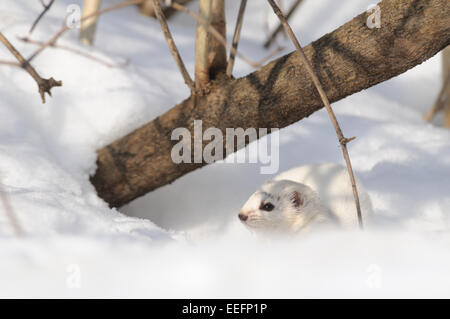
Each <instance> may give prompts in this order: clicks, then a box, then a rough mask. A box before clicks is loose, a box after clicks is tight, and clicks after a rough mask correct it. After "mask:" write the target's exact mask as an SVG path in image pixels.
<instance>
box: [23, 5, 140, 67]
mask: <svg viewBox="0 0 450 319" xmlns="http://www.w3.org/2000/svg"><path fill="white" fill-rule="evenodd" d="M143 1H145V0H129V1H125V2H120V3H117V4H115V5H112V6H110V7H107V8H104V9H102V10H99V11H97V12H94V13H92V14H89V15H87V16H85V17H82V18H81V19H80V22H83V21H84V20H87V19H90V18H93V17H96V16H99V15H101V14H104V13H107V12H110V11H113V10H117V9H121V8H124V7H128V6H131V5H135V4H140V3H142V2H143ZM68 30H70V28H69V27H68V26H67V25H66V24H65V21H64V23H63V26H62V27H61V29H60V30H59V31H58V32H57V33H56V34H55V35H54V36H52V37H51V38H50V39H49V40H48V41H46V42H44V43H43V44H42V45H41V46H40V47H39V48H38V49H37V50H36V51H34V53H33V54H31V56H30V57H29V58H28V59H27V61H28V62H31V61H32V60H33V59H34V58H36V57H37V56H38V55H39V54H40V53H41V52H42V51H43V50H44V49H45V48H47V47H48V46H51V45H53V44H55V43H56V41H57V40H58V39H59V38H60V37H61V36H62V35H63V34H64V33H65V32H67V31H68Z"/></svg>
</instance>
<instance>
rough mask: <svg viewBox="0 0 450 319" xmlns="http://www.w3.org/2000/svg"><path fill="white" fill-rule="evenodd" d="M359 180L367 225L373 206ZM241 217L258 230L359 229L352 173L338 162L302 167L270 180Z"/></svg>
mask: <svg viewBox="0 0 450 319" xmlns="http://www.w3.org/2000/svg"><path fill="white" fill-rule="evenodd" d="M355 179H356V185H357V188H358V195H359V199H360V205H361V212H362V217H363V222H364V223H365V224H366V223H367V222H368V220H369V218H370V216H371V215H372V204H371V202H370V197H369V195H368V193H367V192H366V191H365V189H364V187H363V186H362V184H361V182H360V181H359V180H358V179H357V178H355ZM238 217H239V219H240V220H241V221H242V222H243V223H244V225H245V226H247V227H248V228H249V229H252V230H255V231H272V232H284V233H286V232H287V233H297V232H301V231H305V230H309V229H310V228H312V227H313V226H314V227H318V226H327V227H328V226H331V227H343V228H357V227H358V216H357V213H356V206H355V200H354V197H353V190H352V186H351V183H350V179H349V176H348V171H347V169H346V168H344V167H343V166H341V165H338V164H334V163H325V164H315V165H305V166H300V167H297V168H293V169H291V170H288V171H286V172H283V173H281V174H280V175H278V176H276V177H275V178H274V179H273V180H269V181H266V182H265V183H264V184H263V185H262V186H261V187H260V188H259V189H258V190H257V191H256V192H255V193H253V195H251V196H250V198H249V199H248V200H247V202H246V203H245V204H244V206H243V207H242V208H241V210H240V212H239V214H238Z"/></svg>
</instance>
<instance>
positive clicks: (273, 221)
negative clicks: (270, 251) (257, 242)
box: [238, 180, 325, 232]
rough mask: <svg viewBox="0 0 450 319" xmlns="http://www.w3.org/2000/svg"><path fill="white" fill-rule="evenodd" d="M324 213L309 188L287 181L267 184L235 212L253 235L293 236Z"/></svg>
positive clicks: (315, 194)
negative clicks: (266, 232)
mask: <svg viewBox="0 0 450 319" xmlns="http://www.w3.org/2000/svg"><path fill="white" fill-rule="evenodd" d="M324 211H325V209H324V208H323V206H322V204H321V203H320V199H319V196H318V195H317V193H316V192H315V191H313V190H312V189H311V188H310V187H309V186H307V185H304V184H301V183H296V182H293V181H288V180H279V181H267V182H265V183H264V184H263V185H262V186H261V187H260V189H259V190H257V191H256V192H255V193H254V194H253V195H252V196H250V198H249V199H248V200H247V202H246V203H245V204H244V206H243V207H242V208H241V210H240V212H239V215H238V217H239V219H240V220H241V221H242V223H244V225H245V226H247V227H248V228H250V229H252V230H255V231H272V232H296V231H298V230H300V229H302V228H304V227H305V226H307V225H308V224H309V223H310V222H312V221H313V220H314V219H315V218H316V217H318V215H325V214H322V213H323V212H324Z"/></svg>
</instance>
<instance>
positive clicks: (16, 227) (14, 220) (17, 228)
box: [0, 183, 24, 237]
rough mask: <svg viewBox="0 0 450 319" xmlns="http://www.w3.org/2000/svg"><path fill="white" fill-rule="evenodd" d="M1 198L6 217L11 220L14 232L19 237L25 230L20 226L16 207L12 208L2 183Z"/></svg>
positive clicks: (0, 186)
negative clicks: (15, 210)
mask: <svg viewBox="0 0 450 319" xmlns="http://www.w3.org/2000/svg"><path fill="white" fill-rule="evenodd" d="M0 200H1V201H2V203H3V208H4V209H5V214H6V218H7V219H8V220H9V223H10V224H11V227H12V229H13V231H14V233H15V234H16V236H18V237H21V236H23V235H24V232H23V230H22V227H21V226H20V223H19V220H18V219H17V217H16V214H15V212H14V209H13V208H12V205H11V202H10V200H9V196H8V194H7V193H6V191H4V190H3V189H2V185H1V183H0Z"/></svg>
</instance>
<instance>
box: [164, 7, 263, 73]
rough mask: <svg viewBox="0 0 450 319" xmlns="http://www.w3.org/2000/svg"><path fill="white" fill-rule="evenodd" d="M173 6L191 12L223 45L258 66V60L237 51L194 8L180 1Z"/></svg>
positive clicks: (252, 64)
mask: <svg viewBox="0 0 450 319" xmlns="http://www.w3.org/2000/svg"><path fill="white" fill-rule="evenodd" d="M172 7H173V8H174V9H176V10H179V11H184V12H186V13H187V14H189V15H190V16H191V17H193V18H194V19H195V20H197V22H199V23H201V24H202V25H204V26H206V28H207V29H208V31H209V32H211V34H212V35H213V36H214V37H215V38H216V39H217V40H219V41H220V42H221V43H222V44H223V45H225V46H226V47H227V48H228V49H229V50H230V51H231V52H234V54H236V56H238V57H239V58H241V59H242V60H243V61H245V62H246V63H247V64H249V65H250V66H252V67H254V68H256V67H258V63H256V62H254V61H252V60H250V59H249V58H247V57H245V56H244V55H243V54H242V53H240V52H239V51H236V50H235V49H234V48H233V47H232V46H231V45H230V44H229V43H227V40H226V39H225V38H224V37H223V36H222V35H221V34H220V33H219V32H218V31H217V30H216V29H215V28H213V27H211V26H210V25H208V21H205V19H203V18H201V17H200V16H198V15H197V14H195V13H194V12H192V10H189V9H188V8H186V7H184V6H182V5H180V4H178V3H172Z"/></svg>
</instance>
